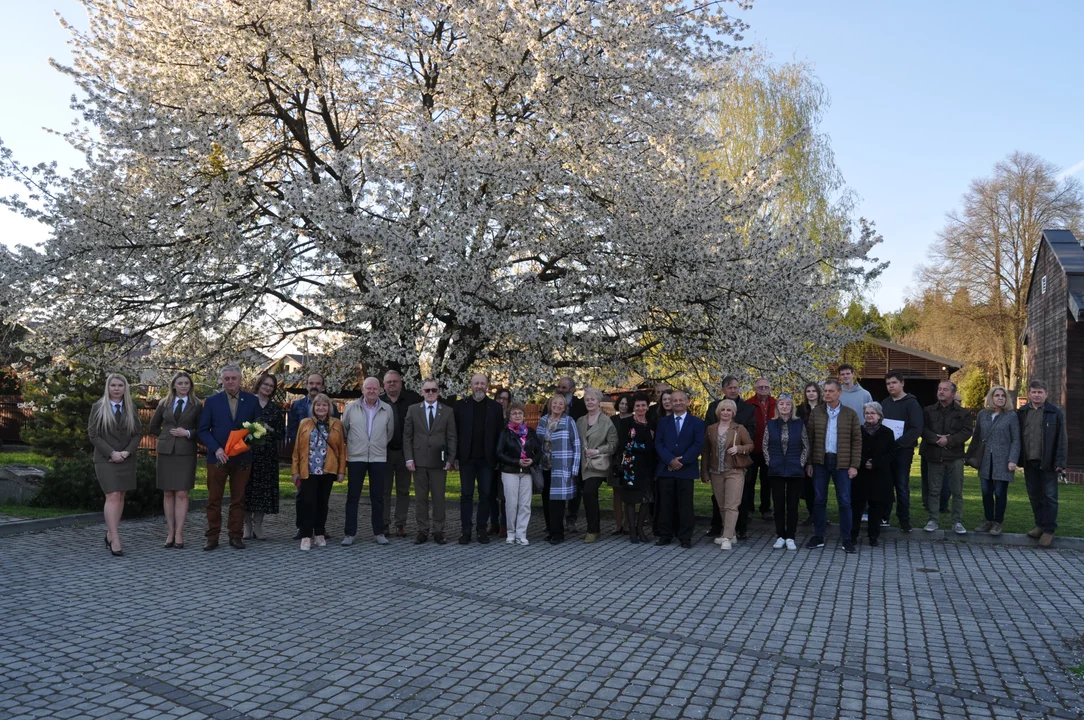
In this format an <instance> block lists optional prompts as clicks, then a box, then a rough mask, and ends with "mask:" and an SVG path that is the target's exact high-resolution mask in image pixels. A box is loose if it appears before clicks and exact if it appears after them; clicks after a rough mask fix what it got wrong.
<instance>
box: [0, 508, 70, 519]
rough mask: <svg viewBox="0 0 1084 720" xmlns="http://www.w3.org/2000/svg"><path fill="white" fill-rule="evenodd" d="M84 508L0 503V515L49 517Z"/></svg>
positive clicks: (68, 513)
mask: <svg viewBox="0 0 1084 720" xmlns="http://www.w3.org/2000/svg"><path fill="white" fill-rule="evenodd" d="M84 512H86V510H72V509H70V508H39V507H28V506H26V505H0V515H11V516H13V517H21V518H32V519H35V520H36V519H38V518H51V517H59V516H61V515H78V514H79V513H84Z"/></svg>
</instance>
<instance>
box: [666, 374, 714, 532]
mask: <svg viewBox="0 0 1084 720" xmlns="http://www.w3.org/2000/svg"><path fill="white" fill-rule="evenodd" d="M670 409H671V410H672V412H673V414H672V415H670V416H668V417H664V418H661V419H660V420H659V426H658V429H657V430H656V431H655V451H656V452H657V453H658V455H659V466H658V469H657V471H656V473H655V474H656V477H657V478H658V486H659V497H658V503H659V538H658V540H656V541H655V544H656V545H669V544H670V543H671V541H673V539H674V528H673V524H674V515H675V509H676V514H677V517H678V525H679V527H678V531H677V537H678V540H680V541H681V547H683V548H691V547H692V546H693V525H694V524H695V517H694V515H693V487H694V485H695V483H696V480H697V478H698V477H700V451H701V450H703V449H704V431H705V429H706V427H707V426H706V425H705V424H704V421H703V420H701V419H700V418H698V417H696V416H694V415H692V414H690V413H689V412H688V409H689V396H688V395H686V394H685V391H683V390H674V391H673V392H672V393H671V394H670Z"/></svg>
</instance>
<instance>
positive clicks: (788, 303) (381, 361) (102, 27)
mask: <svg viewBox="0 0 1084 720" xmlns="http://www.w3.org/2000/svg"><path fill="white" fill-rule="evenodd" d="M83 3H84V5H85V6H86V9H87V11H88V15H89V20H90V25H89V29H88V30H87V31H86V32H79V31H76V30H72V34H73V38H74V42H73V46H72V47H73V54H74V64H73V66H72V67H71V68H66V69H64V71H65V72H68V73H69V74H70V75H71V77H72V78H73V79H74V80H75V82H77V83H78V85H79V86H80V88H81V90H82V92H83V93H84V94H85V97H86V99H85V101H83V102H81V103H79V104H78V105H77V106H76V109H77V110H78V111H79V112H80V113H81V115H82V117H83V120H84V122H83V125H82V126H81V127H80V128H79V129H77V130H76V131H74V132H72V133H71V134H70V135H69V140H70V141H71V142H72V143H73V144H74V145H75V146H76V147H78V148H80V149H82V150H83V151H84V153H85V155H86V167H85V169H81V170H77V171H74V172H73V173H72V174H71V175H70V176H68V177H62V176H60V175H58V174H57V173H56V171H55V169H53V168H50V167H48V166H39V167H38V168H35V169H31V168H27V167H25V166H22V165H20V164H18V163H17V162H15V161H14V160H13V159H12V157H11V156H10V153H8V152H6V151H5V152H4V153H3V154H2V155H0V176H7V177H11V178H15V179H21V180H23V181H24V182H25V183H26V185H27V187H28V189H30V190H31V192H32V193H33V196H34V197H32V198H29V202H27V201H25V200H23V199H18V198H8V199H7V201H6V202H7V204H8V205H9V206H12V207H15V208H16V209H19V210H20V211H22V212H24V213H26V214H28V215H30V216H32V217H36V218H38V219H39V220H41V221H42V222H44V223H46V224H47V225H48V226H49V228H50V230H51V237H50V239H49V240H48V242H46V243H45V245H44V247H43V248H41V249H40V251H34V250H30V249H26V248H22V249H20V250H19V251H18V252H17V253H10V254H9V256H8V257H6V258H5V264H4V269H3V271H2V272H3V280H4V281H5V285H6V286H7V287H8V288H10V289H11V292H10V294H9V296H7V297H6V298H4V299H5V300H6V301H7V303H8V306H7V309H8V310H9V314H12V315H14V314H28V313H29V314H33V315H34V316H35V317H36V318H38V319H41V320H44V321H45V324H44V325H43V326H42V328H43V330H42V331H40V332H39V333H38V334H37V336H36V337H37V338H38V339H39V341H41V342H44V343H46V344H49V345H51V346H52V347H51V349H52V350H54V351H55V350H57V349H61V348H66V349H67V350H68V351H69V352H70V351H71V349H72V348H71V343H72V342H73V339H75V338H78V339H80V340H84V339H87V338H88V336H90V339H93V329H96V328H122V327H123V328H131V329H133V332H132V333H131V334H130V335H129V336H128V337H129V338H131V342H137V341H138V340H139V339H141V338H144V337H146V335H148V334H149V335H151V336H153V337H155V338H157V339H158V340H159V341H160V343H159V347H160V348H161V350H160V353H161V354H163V355H168V356H170V357H173V358H184V359H187V361H188V362H206V363H210V362H212V361H214V360H216V359H218V358H220V357H228V356H230V355H232V354H234V353H236V352H238V351H239V350H241V349H243V348H247V347H265V348H266V347H273V346H275V345H277V344H279V343H281V342H282V341H284V340H294V341H295V342H299V341H300V338H308V341H309V346H310V348H311V349H314V350H318V351H323V352H327V353H328V354H329V357H330V358H331V360H332V362H333V364H334V369H335V370H337V372H338V373H339V374H340V376H343V377H346V376H349V377H351V378H352V377H353V376H354V374H355V373H356V370H357V367H358V365H359V364H361V365H363V366H365V367H367V368H378V367H384V366H387V365H389V364H394V365H400V366H402V367H403V368H404V369H405V370H406V371H407V374H408V376H413V377H414V378H415V379H416V378H417V377H418V376H419V375H420V374H422V373H423V372H427V373H433V374H435V375H437V376H438V377H440V378H442V381H443V382H445V383H446V384H448V383H451V382H453V381H454V382H456V383H459V382H461V380H462V378H464V377H466V376H467V374H468V372H469V371H470V370H471V369H474V368H485V369H489V370H491V371H492V372H495V373H498V374H499V375H500V376H501V377H504V378H506V379H507V380H508V382H510V383H513V384H515V385H517V386H530V385H533V384H535V383H540V382H543V381H548V380H551V379H552V377H553V376H554V375H555V374H556V373H562V374H563V373H567V372H573V373H574V372H576V371H577V370H579V369H584V370H588V369H591V370H594V371H598V370H599V369H601V370H602V371H603V372H604V373H609V374H610V375H611V376H613V377H617V376H624V375H627V374H628V373H630V372H636V371H637V370H638V369H642V367H643V363H644V362H645V360H648V359H652V361H653V362H656V363H658V362H665V363H675V364H679V365H684V366H686V367H690V368H692V371H693V373H695V374H696V375H697V376H698V377H701V379H702V380H703V382H704V383H705V384H708V385H715V384H717V381H718V376H719V374H720V373H724V372H739V373H750V372H765V373H771V374H773V375H786V374H801V373H809V372H812V370H813V368H814V366H815V365H816V364H817V363H818V362H819V361H821V360H823V358H825V357H828V356H830V355H831V354H833V353H835V352H836V351H837V350H838V349H839V347H840V346H841V345H842V343H843V342H845V341H846V340H847V339H849V335H848V334H847V333H846V332H845V331H844V330H842V329H841V328H838V327H836V326H834V325H832V324H831V323H829V322H827V321H826V317H827V315H828V313H829V311H830V310H831V308H832V307H834V305H835V303H836V302H837V301H838V298H839V297H840V294H841V293H846V292H850V291H852V290H854V289H855V288H857V287H858V286H859V285H860V284H861V283H862V282H864V281H865V280H866V279H868V278H869V277H870V276H872V275H873V274H875V273H876V269H874V270H872V271H871V270H868V269H863V268H862V265H861V263H860V262H857V261H863V260H866V259H867V258H866V255H867V253H868V251H869V250H870V248H871V247H872V246H873V245H874V244H875V243H876V242H877V239H876V238H875V237H874V236H873V234H872V232H871V231H865V232H863V233H862V235H861V237H858V238H851V237H839V238H829V239H825V238H819V239H818V241H817V242H813V241H812V240H810V239H809V237H808V234H807V233H805V232H804V231H803V227H802V224H801V222H800V221H796V222H791V223H787V224H782V225H781V224H780V223H778V222H768V219H767V218H766V213H765V212H764V209H765V203H764V198H765V197H767V194H768V193H770V192H771V189H772V188H773V187H774V186H776V185H777V184H778V183H783V182H786V178H785V177H778V176H777V175H773V174H771V173H768V172H766V171H762V170H758V169H757V168H753V169H751V171H750V174H749V175H748V176H747V179H746V182H745V186H744V187H742V188H741V189H740V192H735V191H734V189H732V188H731V187H730V186H728V185H727V184H726V183H724V182H720V181H718V180H716V179H714V178H713V177H712V175H711V173H710V170H709V164H708V162H707V161H706V160H705V157H706V156H707V155H708V152H709V151H710V149H711V147H712V142H713V139H712V137H711V136H710V135H709V134H707V133H706V132H705V131H704V130H703V128H702V125H703V123H702V122H700V120H701V116H702V113H703V112H705V111H706V109H705V108H704V106H703V98H704V97H705V96H706V93H705V90H706V87H705V85H704V83H705V82H706V81H705V80H703V78H707V77H711V76H712V73H709V72H707V70H708V69H710V68H711V67H713V66H717V65H718V64H719V63H722V62H725V60H726V58H727V57H728V55H729V54H730V53H732V52H734V51H735V46H734V44H735V43H738V42H740V40H741V37H740V33H741V31H742V30H743V26H742V24H741V23H740V22H738V21H736V20H734V19H733V18H731V17H730V16H728V15H727V14H726V12H725V8H726V7H727V5H726V4H725V3H713V2H709V3H698V4H695V5H694V4H687V3H674V2H643V1H633V0H627V1H624V2H621V1H618V2H597V1H590V0H536V1H533V2H529V3H527V2H519V1H518V0H475V1H473V2H470V3H453V4H449V3H444V2H432V1H430V0H383V1H381V0H377V1H375V2H369V3H357V2H354V1H353V0H318V1H314V2H310V3H304V2H298V1H297V0H290V1H289V2H286V1H285V0H264V1H263V2H251V1H248V0H246V1H233V2H227V1H226V0H173V1H172V2H169V3H115V2H112V0H83ZM306 6H308V8H307V7H306ZM123 345H124V342H121V343H120V344H119V345H117V344H114V346H113V347H114V348H119V347H121V346H123ZM80 347H82V346H80Z"/></svg>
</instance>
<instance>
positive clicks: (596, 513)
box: [583, 477, 606, 535]
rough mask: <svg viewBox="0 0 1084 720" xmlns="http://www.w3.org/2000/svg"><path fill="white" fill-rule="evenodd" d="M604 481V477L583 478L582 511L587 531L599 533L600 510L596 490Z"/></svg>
mask: <svg viewBox="0 0 1084 720" xmlns="http://www.w3.org/2000/svg"><path fill="white" fill-rule="evenodd" d="M604 482H606V478H604V477H588V478H584V479H583V511H584V514H586V515H587V532H589V533H594V534H595V535H598V534H599V531H600V527H601V524H602V511H601V510H600V509H599V504H598V491H599V488H601V487H602V484H603V483H604Z"/></svg>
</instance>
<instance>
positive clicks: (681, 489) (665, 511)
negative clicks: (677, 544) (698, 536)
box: [656, 477, 696, 542]
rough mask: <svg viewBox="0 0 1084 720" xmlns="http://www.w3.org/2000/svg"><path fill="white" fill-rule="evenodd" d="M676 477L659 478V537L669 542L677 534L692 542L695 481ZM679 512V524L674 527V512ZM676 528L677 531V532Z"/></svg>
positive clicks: (694, 521) (683, 539) (681, 538)
mask: <svg viewBox="0 0 1084 720" xmlns="http://www.w3.org/2000/svg"><path fill="white" fill-rule="evenodd" d="M694 482H695V481H694V480H685V479H682V478H674V477H660V478H659V497H658V498H656V501H657V502H658V505H659V539H660V540H663V541H665V542H669V541H670V540H673V539H674V536H675V534H676V535H677V539H678V540H680V541H681V542H692V539H693V526H694V525H695V523H696V518H695V516H694V515H693V483H694ZM675 512H676V513H677V517H678V526H677V528H675V527H674V513H675ZM675 530H676V533H675Z"/></svg>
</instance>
